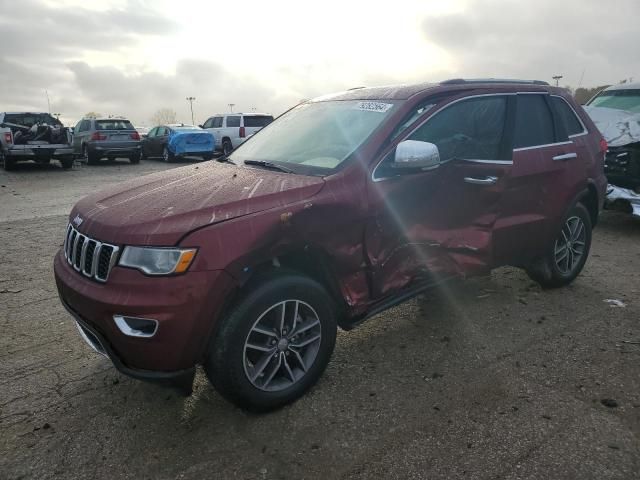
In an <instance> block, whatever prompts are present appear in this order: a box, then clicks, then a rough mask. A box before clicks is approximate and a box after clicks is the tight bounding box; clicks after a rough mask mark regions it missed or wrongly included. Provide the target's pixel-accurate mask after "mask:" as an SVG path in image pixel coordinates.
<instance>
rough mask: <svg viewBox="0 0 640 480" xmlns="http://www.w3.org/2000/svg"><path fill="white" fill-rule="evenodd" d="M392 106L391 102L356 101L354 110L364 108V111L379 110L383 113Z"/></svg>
mask: <svg viewBox="0 0 640 480" xmlns="http://www.w3.org/2000/svg"><path fill="white" fill-rule="evenodd" d="M391 107H393V103H380V102H358V103H356V106H355V108H356V110H364V111H366V112H380V113H385V112H386V111H387V110H389V109H390V108H391Z"/></svg>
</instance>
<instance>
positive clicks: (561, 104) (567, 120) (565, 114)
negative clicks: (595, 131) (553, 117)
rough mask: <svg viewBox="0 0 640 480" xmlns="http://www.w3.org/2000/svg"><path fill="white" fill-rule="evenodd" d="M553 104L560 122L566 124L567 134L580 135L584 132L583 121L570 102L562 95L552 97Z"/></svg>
mask: <svg viewBox="0 0 640 480" xmlns="http://www.w3.org/2000/svg"><path fill="white" fill-rule="evenodd" d="M551 104H552V105H553V108H555V110H556V114H557V115H558V118H559V120H560V123H561V124H562V125H563V126H564V131H565V132H567V135H569V136H571V135H578V134H580V133H583V132H584V130H585V129H584V127H583V126H582V122H580V120H579V119H578V117H577V116H576V114H575V112H574V111H573V109H572V108H571V107H570V106H569V104H568V103H567V102H566V100H564V99H563V98H561V97H551Z"/></svg>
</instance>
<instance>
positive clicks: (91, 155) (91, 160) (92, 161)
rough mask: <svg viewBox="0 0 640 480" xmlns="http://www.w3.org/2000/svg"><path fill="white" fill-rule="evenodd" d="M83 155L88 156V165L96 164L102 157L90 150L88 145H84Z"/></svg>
mask: <svg viewBox="0 0 640 480" xmlns="http://www.w3.org/2000/svg"><path fill="white" fill-rule="evenodd" d="M82 156H83V157H84V158H86V160H87V165H96V164H97V163H98V162H99V161H100V158H99V157H98V156H96V154H95V153H93V152H90V151H89V148H87V146H86V145H84V146H83V147H82Z"/></svg>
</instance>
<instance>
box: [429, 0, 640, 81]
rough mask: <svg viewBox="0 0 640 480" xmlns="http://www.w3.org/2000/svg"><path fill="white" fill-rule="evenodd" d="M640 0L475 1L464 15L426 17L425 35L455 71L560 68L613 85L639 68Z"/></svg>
mask: <svg viewBox="0 0 640 480" xmlns="http://www.w3.org/2000/svg"><path fill="white" fill-rule="evenodd" d="M639 16H640V3H638V2H637V0H620V1H617V2H615V3H609V4H606V5H605V4H603V3H602V2H599V1H593V0H591V1H583V0H580V1H578V0H567V1H563V2H558V1H556V0H538V1H537V2H534V3H527V2H515V1H504V0H502V1H497V0H477V1H474V2H473V3H470V4H469V5H468V7H467V8H466V9H465V10H464V11H462V12H459V13H455V14H449V15H443V16H439V17H429V18H426V19H425V20H424V22H423V24H422V30H423V34H424V36H425V38H426V39H427V40H428V41H429V42H432V43H434V44H436V45H438V46H439V47H440V48H442V49H444V50H445V51H446V52H447V53H448V54H449V56H450V58H451V60H452V64H453V68H452V69H451V74H452V75H453V76H476V77H523V78H535V79H542V80H550V79H551V77H552V76H553V75H555V74H561V75H564V77H565V78H564V79H563V81H564V82H566V83H567V84H571V85H573V86H574V87H575V86H577V84H578V82H579V81H580V78H581V76H582V72H583V71H585V77H584V80H583V84H584V85H597V84H603V83H615V82H617V81H618V80H620V79H623V78H627V77H629V76H634V75H636V74H639V73H640V72H638V67H639V66H640V50H639V49H638V48H637V45H638V42H640V30H638V28H637V18H638V17H639Z"/></svg>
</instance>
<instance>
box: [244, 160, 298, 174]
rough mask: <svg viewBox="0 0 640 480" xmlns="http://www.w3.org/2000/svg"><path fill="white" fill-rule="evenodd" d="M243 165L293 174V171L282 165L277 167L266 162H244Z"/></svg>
mask: <svg viewBox="0 0 640 480" xmlns="http://www.w3.org/2000/svg"><path fill="white" fill-rule="evenodd" d="M244 164H245V165H257V166H258V167H265V168H272V169H274V170H280V171H281V172H284V173H293V170H291V169H289V168H287V167H283V166H282V165H277V164H275V163H273V162H266V161H264V160H245V161H244Z"/></svg>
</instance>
